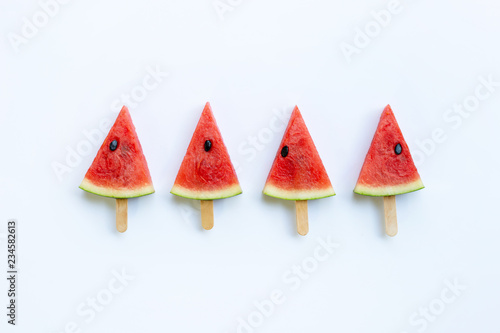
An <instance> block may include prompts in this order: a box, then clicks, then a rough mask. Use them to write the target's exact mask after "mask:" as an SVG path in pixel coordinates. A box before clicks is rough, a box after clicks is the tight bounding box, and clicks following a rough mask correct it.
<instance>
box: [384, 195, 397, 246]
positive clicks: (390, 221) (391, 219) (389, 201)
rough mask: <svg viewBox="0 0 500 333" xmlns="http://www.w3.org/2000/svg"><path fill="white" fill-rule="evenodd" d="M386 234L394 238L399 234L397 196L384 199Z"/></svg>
mask: <svg viewBox="0 0 500 333" xmlns="http://www.w3.org/2000/svg"><path fill="white" fill-rule="evenodd" d="M384 215H385V233H386V234H387V236H390V237H394V236H396V235H397V234H398V216H397V211H396V196H394V195H392V196H388V197H384Z"/></svg>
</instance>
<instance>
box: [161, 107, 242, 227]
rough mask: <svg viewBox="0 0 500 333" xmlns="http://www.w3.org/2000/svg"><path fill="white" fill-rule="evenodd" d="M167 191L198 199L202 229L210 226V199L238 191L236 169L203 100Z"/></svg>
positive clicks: (227, 195) (211, 209) (238, 192)
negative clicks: (184, 153)
mask: <svg viewBox="0 0 500 333" xmlns="http://www.w3.org/2000/svg"><path fill="white" fill-rule="evenodd" d="M170 193H172V194H174V195H177V196H180V197H184V198H188V199H194V200H200V202H201V224H202V227H203V229H205V230H210V229H212V228H213V226H214V208H213V200H216V199H224V198H229V197H233V196H235V195H238V194H241V193H242V191H241V187H240V183H239V181H238V177H237V176H236V171H235V170H234V166H233V164H232V163H231V159H230V158H229V153H228V152H227V148H226V145H225V144H224V141H223V140H222V135H221V133H220V131H219V128H218V126H217V123H216V121H215V117H214V115H213V113H212V109H211V107H210V103H208V102H207V104H206V105H205V108H204V109H203V112H202V114H201V117H200V120H199V121H198V125H197V126H196V129H195V131H194V134H193V137H192V139H191V142H190V143H189V146H188V149H187V152H186V155H185V156H184V160H183V161H182V164H181V167H180V169H179V172H178V174H177V178H176V179H175V183H174V186H173V187H172V190H171V191H170Z"/></svg>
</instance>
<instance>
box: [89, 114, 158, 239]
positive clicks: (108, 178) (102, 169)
mask: <svg viewBox="0 0 500 333" xmlns="http://www.w3.org/2000/svg"><path fill="white" fill-rule="evenodd" d="M80 188H81V189H82V190H85V191H87V192H90V193H94V194H98V195H101V196H104V197H110V198H115V199H116V229H117V230H118V231H119V232H125V231H126V230H127V227H128V222H127V206H128V199H129V198H135V197H140V196H144V195H148V194H151V193H154V191H155V190H154V188H153V182H152V180H151V175H150V174H149V169H148V164H147V162H146V158H145V157H144V154H143V153H142V147H141V144H140V142H139V138H138V137H137V133H136V132H135V127H134V124H133V123H132V118H131V117H130V113H129V111H128V109H127V107H125V106H124V107H123V108H122V110H121V111H120V113H119V114H118V117H117V118H116V121H115V123H114V125H113V126H112V127H111V129H110V130H109V133H108V135H107V136H106V138H105V139H104V142H103V143H102V146H101V148H100V149H99V151H98V152H97V155H96V157H95V158H94V161H93V162H92V165H91V166H90V168H89V170H88V171H87V174H86V175H85V178H84V179H83V181H82V183H81V185H80Z"/></svg>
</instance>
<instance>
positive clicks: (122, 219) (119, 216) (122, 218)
mask: <svg viewBox="0 0 500 333" xmlns="http://www.w3.org/2000/svg"><path fill="white" fill-rule="evenodd" d="M127 208H128V200H127V199H116V230H118V232H121V233H124V232H125V231H127V228H128V213H127Z"/></svg>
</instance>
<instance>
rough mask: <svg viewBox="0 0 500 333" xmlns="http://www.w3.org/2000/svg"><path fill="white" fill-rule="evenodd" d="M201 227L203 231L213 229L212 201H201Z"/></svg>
mask: <svg viewBox="0 0 500 333" xmlns="http://www.w3.org/2000/svg"><path fill="white" fill-rule="evenodd" d="M200 203H201V226H202V227H203V229H205V230H211V229H212V228H213V227H214V202H213V200H201V201H200Z"/></svg>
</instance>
